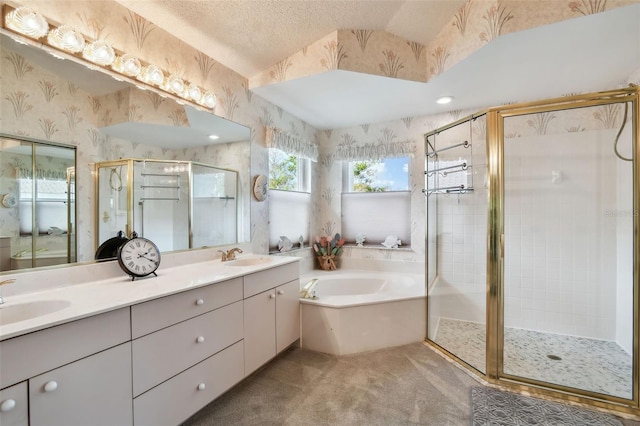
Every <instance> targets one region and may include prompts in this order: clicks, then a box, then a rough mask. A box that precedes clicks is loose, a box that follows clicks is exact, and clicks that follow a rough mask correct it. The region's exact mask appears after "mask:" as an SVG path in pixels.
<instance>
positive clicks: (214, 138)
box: [209, 135, 220, 141]
mask: <svg viewBox="0 0 640 426" xmlns="http://www.w3.org/2000/svg"><path fill="white" fill-rule="evenodd" d="M209 139H211V140H214V141H215V140H216V139H220V136H218V135H209Z"/></svg>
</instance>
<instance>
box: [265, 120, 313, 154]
mask: <svg viewBox="0 0 640 426" xmlns="http://www.w3.org/2000/svg"><path fill="white" fill-rule="evenodd" d="M266 139H267V141H266V145H267V148H276V149H279V150H281V151H284V152H286V153H287V154H290V155H297V156H299V157H303V158H308V159H310V160H311V161H318V145H316V144H315V143H313V142H310V141H308V140H305V139H302V138H299V137H297V136H294V135H290V134H288V133H286V132H285V131H283V130H280V129H276V128H275V127H267V135H266Z"/></svg>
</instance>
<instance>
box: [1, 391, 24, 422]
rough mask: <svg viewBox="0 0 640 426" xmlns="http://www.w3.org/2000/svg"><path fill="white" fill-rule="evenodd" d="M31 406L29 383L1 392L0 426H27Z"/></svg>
mask: <svg viewBox="0 0 640 426" xmlns="http://www.w3.org/2000/svg"><path fill="white" fill-rule="evenodd" d="M28 424H29V405H28V393H27V382H22V383H18V384H17V385H13V386H11V387H10V388H6V389H3V390H1V391H0V425H2V426H27V425H28Z"/></svg>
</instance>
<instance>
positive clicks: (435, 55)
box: [425, 0, 637, 81]
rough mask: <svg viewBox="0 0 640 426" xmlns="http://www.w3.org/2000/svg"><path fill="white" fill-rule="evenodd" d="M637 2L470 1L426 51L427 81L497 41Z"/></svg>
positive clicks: (581, 0) (555, 0) (624, 0)
mask: <svg viewBox="0 0 640 426" xmlns="http://www.w3.org/2000/svg"><path fill="white" fill-rule="evenodd" d="M634 3H637V1H636V0H537V1H520V0H468V1H467V2H466V3H465V4H464V5H463V6H462V7H461V8H460V9H459V10H458V12H457V13H456V15H455V16H454V17H453V19H452V20H451V21H450V24H449V25H447V26H445V28H444V29H443V30H442V31H441V32H440V33H439V34H438V36H437V37H436V39H435V40H433V41H432V42H430V43H429V44H428V46H427V47H426V49H425V54H426V58H427V73H428V75H427V81H428V80H430V79H432V78H433V77H435V76H437V75H438V74H442V73H443V72H444V71H446V70H447V69H449V68H451V67H452V66H454V65H455V64H457V63H458V62H460V61H461V60H463V59H464V58H466V57H467V56H469V55H470V54H472V53H473V52H475V51H476V50H478V49H480V48H481V47H482V46H484V45H485V44H487V43H490V42H491V41H492V40H494V39H495V38H497V37H499V36H501V35H504V34H508V33H512V32H516V31H523V30H527V29H530V28H535V27H539V26H542V25H547V24H552V23H555V22H560V21H564V20H567V19H571V18H577V17H580V16H585V15H591V14H594V13H600V12H604V11H606V10H611V9H614V8H617V7H621V6H627V5H630V4H634Z"/></svg>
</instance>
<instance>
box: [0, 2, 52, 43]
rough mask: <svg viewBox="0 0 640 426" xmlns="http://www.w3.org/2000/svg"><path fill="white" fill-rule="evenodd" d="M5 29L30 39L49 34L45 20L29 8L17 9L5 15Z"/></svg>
mask: <svg viewBox="0 0 640 426" xmlns="http://www.w3.org/2000/svg"><path fill="white" fill-rule="evenodd" d="M4 22H5V25H6V26H7V28H9V29H11V30H13V31H16V32H18V33H20V34H23V35H26V36H28V37H32V38H36V39H37V38H41V37H44V36H45V35H47V32H49V24H48V23H47V21H46V19H44V17H43V16H42V15H40V14H39V13H38V12H36V11H35V10H33V9H32V8H30V7H19V8H17V9H14V10H12V11H11V12H9V13H7V15H6V17H5V21H4Z"/></svg>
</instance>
